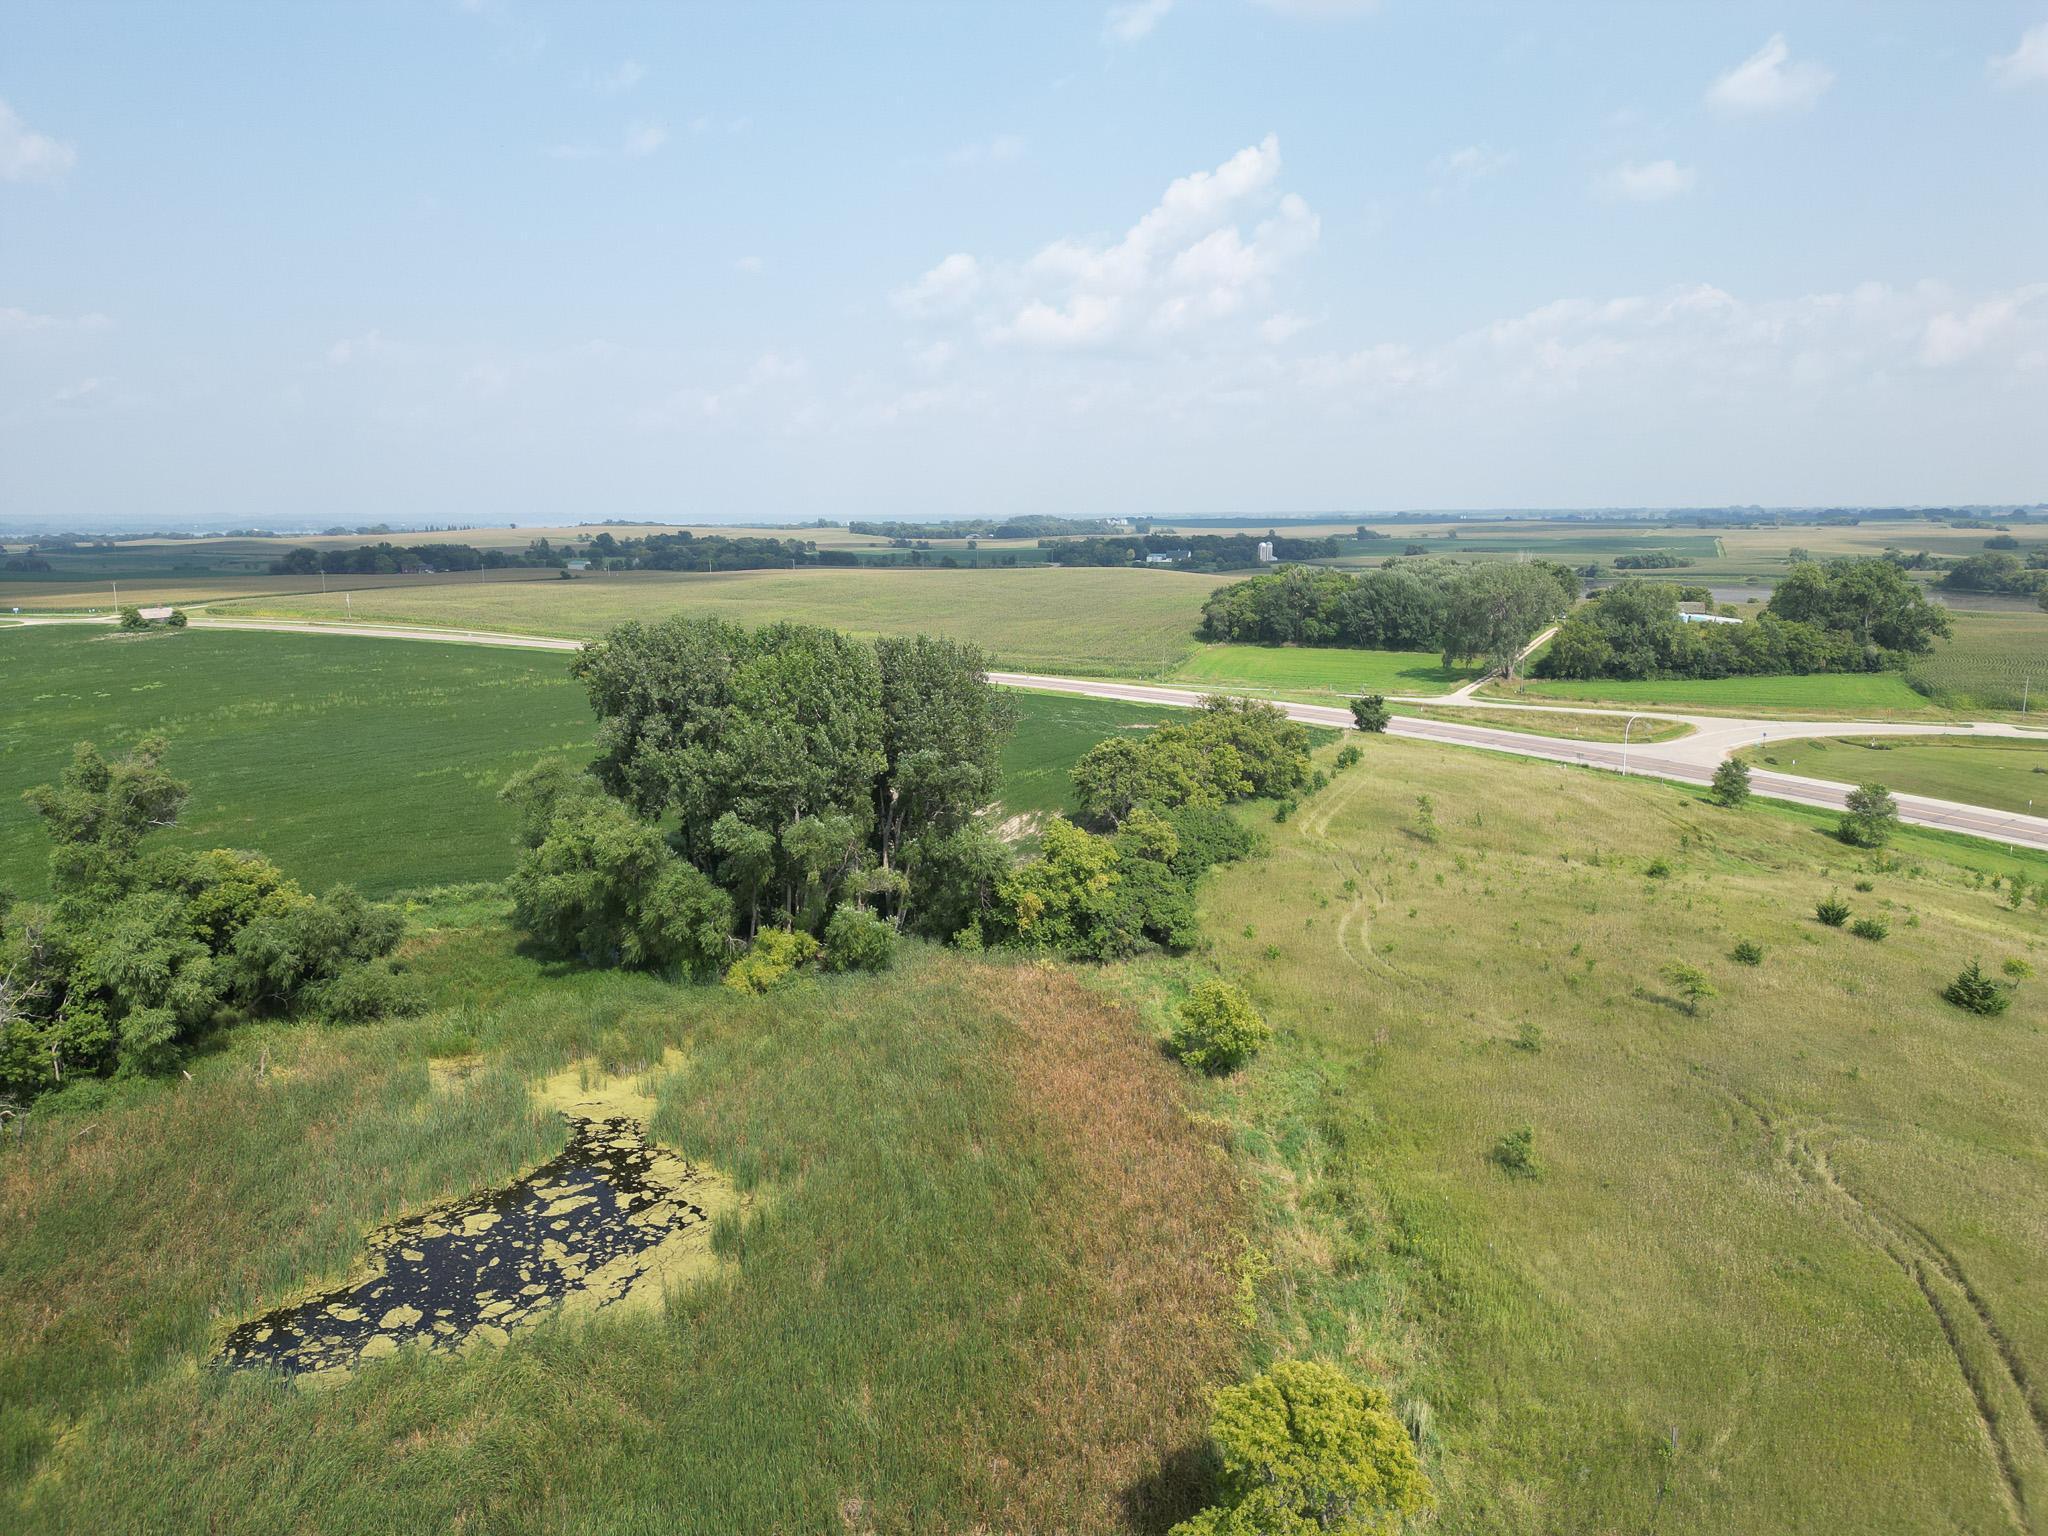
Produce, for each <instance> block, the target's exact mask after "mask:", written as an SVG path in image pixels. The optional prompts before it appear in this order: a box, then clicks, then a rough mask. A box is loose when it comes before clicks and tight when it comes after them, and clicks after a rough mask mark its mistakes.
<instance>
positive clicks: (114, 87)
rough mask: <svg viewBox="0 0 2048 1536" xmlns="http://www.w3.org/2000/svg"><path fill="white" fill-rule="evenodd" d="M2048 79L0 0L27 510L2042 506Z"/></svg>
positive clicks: (1510, 54)
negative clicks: (36, 3) (2042, 150)
mask: <svg viewBox="0 0 2048 1536" xmlns="http://www.w3.org/2000/svg"><path fill="white" fill-rule="evenodd" d="M2044 134H2048V6H2044V5H2043V4H2041V3H2039V0H2030V3H2026V4H2010V3H2006V0H1995V3H1987V4H1984V5H1981V6H1974V7H1969V8H1961V7H1952V6H1939V5H1933V4H1887V5H1883V6H1871V5H1865V4H1851V3H1847V0H1838V3H1824V4H1813V5H1804V6H1799V7H1788V6H1784V5H1782V4H1775V5H1774V4H1760V3H1752V0H1731V3H1728V4H1721V5H1713V6H1706V5H1695V6H1656V7H1647V6H1645V7H1617V6H1613V5H1604V4H1590V3H1585V4H1560V5H1557V6H1554V7H1547V8H1545V9H1544V10H1543V11H1542V13H1541V14H1540V15H1539V14H1532V12H1531V9H1530V8H1527V7H1523V6H1519V5H1512V4H1508V3H1505V0H1495V3H1483V0H1460V3H1444V4H1440V5H1425V4H1422V3H1420V0H1383V3H1379V4H1372V3H1356V0H1350V3H1347V0H1207V3H1202V0H1116V3H1108V0H1072V3H1067V0H1060V3H1046V4H1040V5H1031V6H988V7H975V8H959V9H947V8H934V7H928V6H916V5H897V4H860V5H847V6H842V7H834V8H831V9H829V10H827V9H822V8H816V7H805V6H798V5H763V6H759V7H749V8H744V9H714V8H709V7H669V6H636V5H619V6H607V7H605V8H603V9H585V8H577V7H567V6H559V5H530V4H526V3H524V0H447V3H427V4H421V5H417V6H406V7H378V8H368V7H358V6H333V5H306V6H292V7H276V8H260V9H259V8H249V7H244V6H239V5H220V6H213V7H206V6H197V7H183V8H180V9H178V10H176V11H170V10H163V9H151V8H131V7H119V6H104V5H93V4H80V5H72V6H64V7H52V6H32V5H23V4H19V3H9V0H0V527H14V528H28V527H35V528H44V529H51V530H55V529H58V528H64V527H71V528H107V529H113V528H124V529H125V528H159V527H161V528H173V527H180V526H185V527H190V526H205V527H241V526H273V527H283V528H298V527H308V526H311V527H318V526H328V525H344V526H351V527H353V526H357V525H370V524H376V523H379V522H383V523H388V524H391V525H393V526H398V525H401V524H405V525H423V524H437V523H438V524H460V523H470V524H474V525H480V526H481V525H487V524H488V525H493V526H502V525H504V524H506V523H512V522H517V523H528V524H536V525H539V524H557V525H560V524H571V523H575V522H579V521H601V520H604V519H607V518H615V519H629V520H646V521H657V520H666V521H682V522H695V523H714V522H723V523H737V524H749V523H769V522H772V523H795V522H803V521H808V520H811V519H815V518H818V517H828V518H833V519H837V520H879V519H888V518H900V519H912V520H917V519H933V518H945V517H977V516H990V517H1003V516H1011V515H1019V514H1029V513H1051V514H1055V515H1070V516H1082V517H1089V516H1109V515H1128V516H1153V517H1158V518H1164V519H1172V518H1173V517H1175V516H1179V517H1182V518H1187V517H1196V516H1243V517H1247V518H1257V517H1262V516H1276V515H1287V514H1280V513H1272V512H1246V511H1244V509H1245V508H1246V507H1248V506H1259V505H1267V506H1271V505H1274V504H1288V505H1293V506H1305V507H1310V508H1315V507H1330V508H1333V509H1342V510H1333V511H1332V512H1330V513H1329V514H1328V515H1330V516H1339V517H1352V516H1370V515H1373V514H1372V513H1371V511H1370V510H1369V509H1371V508H1374V507H1379V508H1388V507H1399V508H1404V509H1424V508H1431V507H1442V508H1446V509H1452V508H1455V509H1459V510H1483V509H1488V508H1514V509H1517V510H1535V509H1538V508H1546V507H1548V508H1558V509H1574V510H1597V509H1615V508H1627V509H1645V508H1653V507H1670V506H1677V507H1684V508H1701V507H1714V506H1750V505H1763V506H1777V507H1805V508H1813V507H1822V506H1885V507H1899V506H1930V505H1932V506H1947V505H1958V506H1972V505H1973V506H2001V505H2011V504H2027V503H2029V502H2032V501H2036V500H2038V499H2039V498H2041V497H2042V496H2043V495H2044V494H2048V433H2043V432H2042V431H2041V430H2040V423H2041V421H2043V420H2048V259H2044V257H2043V255H2042V252H2043V250H2044V248H2048V238H2044V237H2048V157H2044V156H2043V155H2041V154H2040V152H2039V150H2040V146H2041V144H2042V143H2043V142H2044ZM1361 508H1364V509H1368V510H1359V509H1361ZM1299 515H1323V514H1319V513H1308V514H1299ZM1380 515H1386V514H1385V513H1384V512H1382V513H1381V514H1380Z"/></svg>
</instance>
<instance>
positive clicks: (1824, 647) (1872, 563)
mask: <svg viewBox="0 0 2048 1536" xmlns="http://www.w3.org/2000/svg"><path fill="white" fill-rule="evenodd" d="M1679 599H1680V589H1679V588H1678V587H1676V586H1674V585H1672V584H1670V583H1668V582H1648V581H1632V582H1623V583H1621V584H1620V585H1618V586H1614V587H1610V588H1608V589H1607V590H1606V591H1605V592H1602V593H1599V594H1597V595H1596V596H1595V597H1593V598H1592V599H1591V600H1590V601H1588V602H1587V603H1586V604H1585V606H1583V607H1582V608H1580V609H1579V610H1578V611H1577V612H1575V613H1574V614H1573V615H1572V616H1571V618H1570V619H1568V620H1567V621H1566V622H1565V624H1564V625H1563V626H1562V627H1561V628H1560V629H1559V630H1558V632H1557V637H1556V638H1555V639H1554V640H1552V641H1551V643H1550V647H1549V649H1548V650H1546V651H1545V652H1544V654H1543V658H1542V660H1541V661H1540V662H1539V663H1538V664H1537V666H1536V669H1535V670H1536V675H1537V676H1539V677H1556V678H1675V677H1742V676H1752V675H1759V674H1771V673H1805V672H1873V671H1880V670H1883V669H1885V668H1889V667H1898V666H1902V665H1904V664H1905V662H1906V661H1907V659H1908V658H1910V657H1913V656H1919V655H1924V654H1925V653H1926V652H1927V651H1928V650H1929V649H1931V648H1932V646H1933V644H1934V642H1935V640H1936V639H1938V638H1940V637H1942V636H1945V635H1947V634H1948V633H1949V630H1950V624H1949V616H1948V614H1947V612H1946V611H1945V610H1944V609H1942V608H1941V607H1939V606H1938V605H1936V604H1934V603H1931V602H1929V601H1928V599H1927V597H1926V595H1925V594H1924V593H1923V592H1922V591H1921V590H1920V588H1919V586H1918V585H1917V584H1916V583H1915V582H1914V581H1913V579H1912V578H1911V577H1909V576H1907V575H1906V574H1905V573H1904V572H1903V571H1902V570H1900V569H1899V567H1898V566H1897V565H1895V564H1893V563H1892V562H1891V561H1889V560H1885V559H1881V558H1872V559H1848V560H1833V561H1829V562H1828V563H1827V564H1825V565H1821V564H1816V563H1813V562H1804V563H1802V564H1799V565H1795V566H1794V567H1793V568H1792V572H1791V574H1790V575H1789V576H1787V577H1786V578H1785V580H1784V581H1783V582H1781V583H1780V584H1779V586H1778V589H1777V590H1776V591H1775V592H1774V593H1772V595H1771V600H1770V602H1769V603H1768V604H1767V605H1766V606H1765V608H1764V611H1763V612H1762V613H1760V614H1759V615H1758V616H1757V617H1756V618H1754V619H1751V620H1749V621H1747V622H1746V623H1742V624H1699V623H1687V622H1685V621H1684V620H1682V619H1680V618H1679V616H1678V615H1679V607H1678V605H1679Z"/></svg>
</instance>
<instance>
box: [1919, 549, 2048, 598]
mask: <svg viewBox="0 0 2048 1536" xmlns="http://www.w3.org/2000/svg"><path fill="white" fill-rule="evenodd" d="M1993 542H1995V541H1993V540H1990V539H1987V540H1985V544H1986V546H1987V548H1988V546H1989V545H1990V544H1992V543H1993ZM2009 542H2010V543H2013V544H2016V543H2017V541H2016V540H2015V541H2009ZM1940 586H1941V587H1942V589H1943V590H1944V591H1947V592H2011V593H2015V594H2017V595H2019V596H2022V597H2033V596H2036V595H2038V594H2040V593H2042V592H2043V590H2044V589H2048V550H2044V551H2039V552H2037V553H2035V554H2033V555H2031V556H2029V557H2028V558H2027V559H2024V560H2022V559H2021V558H2020V557H2019V556H2018V555H2015V554H2008V553H2006V552H2004V551H2002V550H2001V551H1994V552H1989V553H1986V554H1981V555H1969V556H1966V557H1964V558H1963V559H1961V560H1958V561H1957V562H1956V563H1955V564H1954V565H1951V566H1950V567H1949V568H1948V569H1947V570H1945V571H1943V572H1942V574H1941V582H1940Z"/></svg>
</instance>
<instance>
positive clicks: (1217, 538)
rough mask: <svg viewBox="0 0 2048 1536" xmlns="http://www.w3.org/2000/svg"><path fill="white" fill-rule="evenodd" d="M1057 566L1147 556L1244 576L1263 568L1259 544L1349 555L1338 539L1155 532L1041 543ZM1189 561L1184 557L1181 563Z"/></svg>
mask: <svg viewBox="0 0 2048 1536" xmlns="http://www.w3.org/2000/svg"><path fill="white" fill-rule="evenodd" d="M1038 542H1039V547H1040V548H1041V549H1043V550H1044V551H1045V552H1046V556H1045V557H1046V559H1047V560H1048V561H1049V562H1050V563H1052V564H1054V565H1133V564H1136V563H1137V562H1138V561H1140V560H1143V559H1144V558H1145V556H1147V555H1173V556H1176V557H1177V558H1176V559H1175V561H1174V564H1176V565H1178V566H1181V567H1182V568H1184V569H1187V570H1193V571H1243V570H1250V569H1253V568H1254V567H1256V566H1258V565H1260V564H1261V563H1262V562H1261V561H1260V559H1259V545H1260V544H1262V543H1270V544H1271V545H1272V546H1273V550H1272V553H1273V558H1274V560H1276V561H1286V560H1328V559H1331V558H1333V557H1334V556H1337V555H1340V554H1342V553H1343V552H1344V550H1343V546H1342V545H1341V544H1340V543H1339V542H1338V541H1337V540H1336V539H1332V538H1306V539H1297V538H1288V537H1285V536H1283V535H1281V534H1278V533H1268V534H1265V535H1263V536H1261V535H1259V534H1251V533H1230V534H1217V533H1199V534H1177V533H1150V534H1132V535H1122V536H1117V537H1114V538H1100V539H1040V540H1039V541H1038ZM1179 557H1184V558H1179Z"/></svg>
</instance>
